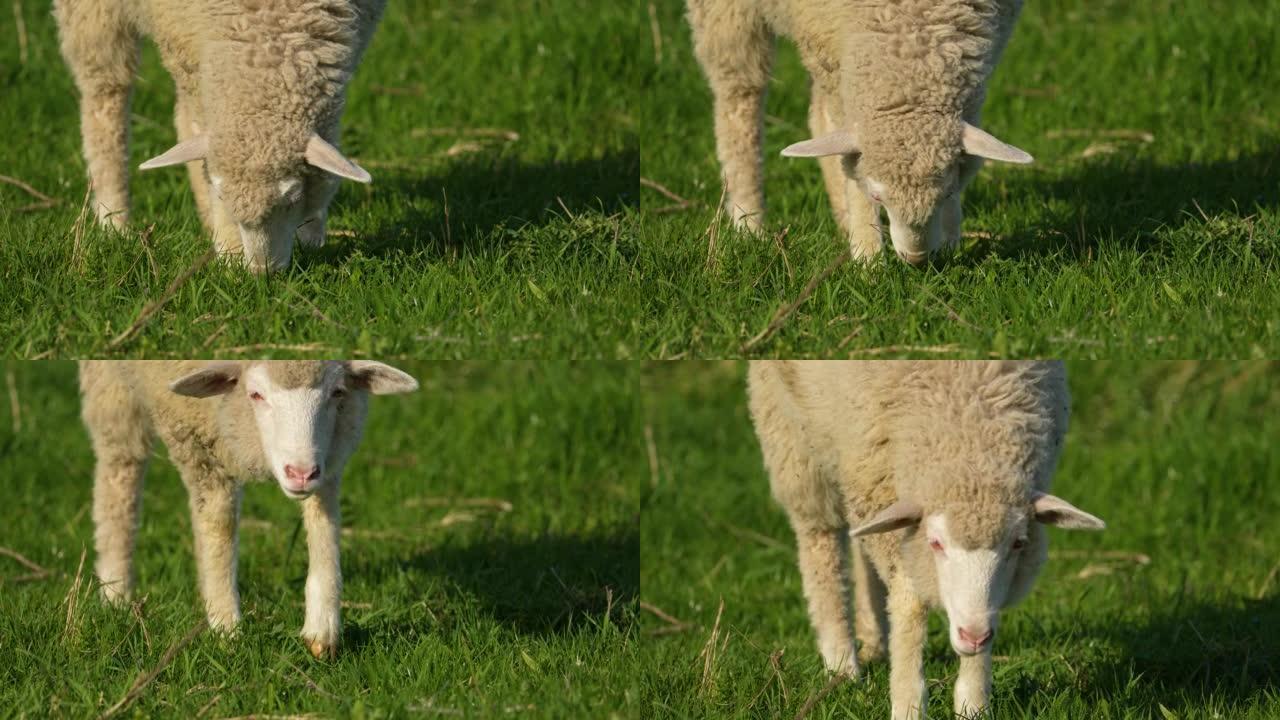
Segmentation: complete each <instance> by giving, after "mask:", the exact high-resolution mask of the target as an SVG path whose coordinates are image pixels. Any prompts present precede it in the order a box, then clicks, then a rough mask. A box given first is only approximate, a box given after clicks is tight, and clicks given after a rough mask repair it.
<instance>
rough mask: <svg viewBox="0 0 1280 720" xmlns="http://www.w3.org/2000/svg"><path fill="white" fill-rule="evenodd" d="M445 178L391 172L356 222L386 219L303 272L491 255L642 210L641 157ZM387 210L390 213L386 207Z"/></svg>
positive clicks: (474, 166) (464, 168)
mask: <svg viewBox="0 0 1280 720" xmlns="http://www.w3.org/2000/svg"><path fill="white" fill-rule="evenodd" d="M473 157H474V159H464V160H459V161H458V162H455V163H453V164H451V165H450V166H449V167H448V168H447V169H446V170H444V172H443V173H441V174H427V173H423V174H418V173H414V172H405V171H384V172H383V173H381V174H380V175H379V177H378V180H377V182H376V184H375V186H374V190H373V194H372V195H371V197H370V200H369V201H367V202H365V203H362V204H361V205H358V206H355V207H348V208H347V212H348V213H352V214H356V215H359V214H364V213H369V212H370V211H371V210H372V212H374V213H378V214H379V215H380V217H379V218H378V219H377V221H376V222H377V224H376V225H374V227H373V229H372V230H371V231H368V232H361V237H359V238H358V239H356V240H354V241H346V242H338V243H331V244H329V245H327V246H326V247H325V248H322V249H320V250H317V251H312V252H309V253H304V254H303V256H302V259H301V264H303V265H309V264H317V263H318V264H337V263H340V262H341V261H342V260H343V259H344V258H346V257H347V256H349V255H351V254H352V253H354V252H355V251H357V250H359V251H360V252H362V253H364V254H366V255H380V254H383V253H386V252H389V251H392V250H421V249H428V250H429V251H430V252H431V254H433V255H439V256H447V255H456V254H458V253H459V252H473V251H481V252H482V251H485V250H491V249H495V248H498V247H501V246H502V245H504V244H507V243H510V242H514V241H516V240H517V239H519V237H520V234H521V230H523V229H527V228H528V227H529V226H535V227H537V226H543V225H547V224H549V223H551V222H552V221H554V220H557V219H560V218H564V217H565V215H566V213H567V214H570V215H577V214H579V213H586V212H597V213H604V214H606V215H612V214H614V213H617V212H619V211H621V210H624V209H626V208H636V207H639V202H640V200H639V198H640V185H639V183H640V180H639V178H640V155H639V152H638V151H633V150H626V151H620V152H613V153H610V154H606V155H603V156H601V157H598V158H589V159H578V160H570V161H565V162H546V163H535V164H529V163H524V162H521V161H519V160H516V159H513V158H502V157H483V156H473ZM382 206H385V207H382Z"/></svg>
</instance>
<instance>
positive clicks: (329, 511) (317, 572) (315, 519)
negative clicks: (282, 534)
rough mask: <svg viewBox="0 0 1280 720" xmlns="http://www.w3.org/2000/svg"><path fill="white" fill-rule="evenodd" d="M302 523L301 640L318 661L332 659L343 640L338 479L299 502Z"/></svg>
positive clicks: (340, 524)
mask: <svg viewBox="0 0 1280 720" xmlns="http://www.w3.org/2000/svg"><path fill="white" fill-rule="evenodd" d="M302 521H303V524H304V525H305V526H306V528H307V554H308V556H309V562H310V565H309V566H308V568H307V609H306V613H307V619H306V622H305V623H304V624H303V625H302V639H303V641H305V642H306V643H307V647H308V648H309V649H310V650H311V654H312V655H315V656H316V657H317V658H321V659H323V658H329V659H333V658H334V657H336V656H337V654H338V645H339V641H340V640H341V639H342V568H341V565H340V562H339V551H338V535H339V532H340V530H341V527H342V523H341V519H340V517H339V513H338V480H337V479H336V478H335V479H334V480H333V481H332V482H330V483H327V484H326V485H324V486H322V487H321V489H320V490H319V491H318V492H316V494H314V495H312V496H311V497H309V498H307V499H306V500H303V501H302Z"/></svg>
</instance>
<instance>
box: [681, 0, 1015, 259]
mask: <svg viewBox="0 0 1280 720" xmlns="http://www.w3.org/2000/svg"><path fill="white" fill-rule="evenodd" d="M1021 7H1022V1H1021V0H941V1H940V0H894V1H893V2H886V1H885V0H871V1H869V2H859V3H850V2H841V1H840V0H688V17H689V22H690V25H691V26H692V28H693V39H694V51H695V55H696V57H697V59H698V61H699V64H700V65H701V66H702V69H703V72H704V74H705V75H706V76H707V79H708V81H709V84H710V86H711V91H712V95H713V99H714V107H715V109H714V114H715V136H716V152H717V155H718V156H719V160H720V165H721V168H722V171H723V174H724V182H725V198H726V199H725V204H726V211H727V212H728V213H729V215H730V217H731V219H732V220H733V222H734V224H735V225H736V226H738V227H740V228H743V229H745V230H749V231H758V230H759V229H760V228H761V225H762V223H763V220H764V210H765V203H764V185H763V179H762V173H761V142H762V136H763V117H764V98H765V89H766V86H767V84H768V82H769V73H770V66H771V64H772V55H773V46H774V37H775V35H784V36H787V37H790V38H791V39H793V40H794V41H795V43H796V45H797V46H798V48H799V50H800V56H801V58H802V60H803V63H804V65H805V67H806V69H807V70H808V71H809V74H810V76H811V78H812V88H811V95H810V103H809V128H810V130H811V132H812V133H813V137H812V138H811V139H809V140H805V141H803V142H798V143H795V144H793V145H790V146H788V147H787V148H786V149H785V150H783V151H782V154H783V155H784V156H786V157H816V158H820V165H821V167H822V174H823V178H824V180H825V184H826V188H827V194H828V196H829V197H830V200H831V208H832V210H833V211H834V213H835V216H836V222H837V224H838V225H839V227H840V230H841V232H842V233H843V234H844V235H845V236H846V237H847V238H848V241H849V247H850V250H851V253H852V256H853V257H854V258H856V259H859V260H869V259H871V258H873V257H875V256H876V255H877V254H878V253H879V252H880V250H881V234H880V211H879V207H881V206H883V207H884V208H885V211H886V214H887V215H888V217H889V234H890V238H891V240H892V242H893V246H894V249H895V250H896V251H897V254H898V255H899V256H900V257H901V258H903V259H904V260H906V261H907V262H909V263H912V264H920V263H923V262H924V261H925V260H926V258H927V257H928V255H929V253H930V252H932V251H935V250H939V249H941V248H949V247H953V246H955V245H956V244H957V243H958V242H959V241H960V223H961V205H960V193H961V191H962V190H963V189H964V187H965V185H967V184H968V182H969V181H970V180H971V179H972V178H973V176H974V175H975V174H976V173H977V172H978V169H979V168H980V167H981V165H982V159H983V158H986V159H988V160H1000V161H1004V162H1012V163H1030V162H1031V161H1032V158H1031V156H1030V155H1028V154H1027V153H1026V152H1024V151H1022V150H1019V149H1018V148H1015V147H1013V146H1011V145H1007V144H1005V143H1004V142H1001V141H1000V140H997V139H996V138H995V137H992V136H991V135H989V134H988V133H986V132H984V131H983V130H981V129H979V128H978V125H979V123H980V114H981V111H982V103H983V100H984V99H985V96H986V83H987V79H988V78H989V76H990V74H991V72H992V70H993V69H994V67H995V65H996V62H997V61H998V60H999V57H1000V54H1001V52H1002V51H1003V50H1004V46H1005V44H1006V43H1007V42H1008V39H1009V36H1010V34H1011V33H1012V31H1013V24H1014V21H1015V20H1016V19H1017V16H1018V12H1019V10H1020V9H1021Z"/></svg>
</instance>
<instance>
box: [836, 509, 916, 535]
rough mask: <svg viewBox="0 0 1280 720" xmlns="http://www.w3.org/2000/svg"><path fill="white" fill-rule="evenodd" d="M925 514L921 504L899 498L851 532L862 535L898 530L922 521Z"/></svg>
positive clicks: (851, 533)
mask: <svg viewBox="0 0 1280 720" xmlns="http://www.w3.org/2000/svg"><path fill="white" fill-rule="evenodd" d="M923 514H924V510H923V508H921V507H920V506H919V505H917V504H915V503H913V502H910V501H908V500H899V501H898V502H896V503H894V504H892V505H890V506H889V507H887V508H885V509H884V510H881V511H880V514H879V515H876V516H875V517H873V518H871V519H870V520H868V521H867V522H865V523H863V524H862V525H861V526H859V527H856V528H854V529H853V531H852V532H850V533H849V534H850V535H852V536H853V537H861V536H863V535H874V534H876V533H882V532H889V531H890V530H897V529H899V528H904V527H908V526H911V525H915V524H916V523H918V522H920V517H921V516H922V515H923Z"/></svg>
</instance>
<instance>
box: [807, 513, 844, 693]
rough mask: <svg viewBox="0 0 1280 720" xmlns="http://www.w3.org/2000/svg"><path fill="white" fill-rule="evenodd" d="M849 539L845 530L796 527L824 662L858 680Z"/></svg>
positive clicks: (814, 628)
mask: <svg viewBox="0 0 1280 720" xmlns="http://www.w3.org/2000/svg"><path fill="white" fill-rule="evenodd" d="M847 537H848V531H847V530H845V529H834V530H833V529H829V528H802V527H796V545H797V546H798V549H799V555H800V576H801V579H802V581H803V585H804V596H805V599H807V600H808V601H809V620H810V621H811V622H812V623H813V630H814V633H815V634H816V635H817V636H818V650H819V652H821V653H822V662H823V664H824V665H825V666H826V668H827V670H829V671H831V672H833V673H839V674H842V675H848V676H849V677H857V676H858V657H857V655H856V654H855V652H854V647H853V635H852V633H851V632H850V627H849V626H850V622H849V592H848V588H849V583H848V577H849V575H848V567H847V562H846V558H847V557H848V555H849V546H848V540H847Z"/></svg>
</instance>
